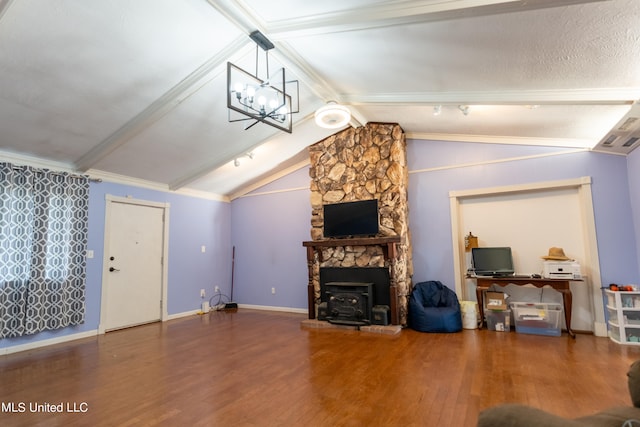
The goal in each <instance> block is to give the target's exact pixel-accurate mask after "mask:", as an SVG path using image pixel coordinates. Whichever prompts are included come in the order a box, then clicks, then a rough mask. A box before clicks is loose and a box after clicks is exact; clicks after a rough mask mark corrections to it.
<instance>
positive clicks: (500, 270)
mask: <svg viewBox="0 0 640 427" xmlns="http://www.w3.org/2000/svg"><path fill="white" fill-rule="evenodd" d="M471 259H472V262H473V269H474V272H475V274H476V276H513V274H514V273H515V270H514V268H513V257H512V255H511V248H509V247H499V248H472V249H471Z"/></svg>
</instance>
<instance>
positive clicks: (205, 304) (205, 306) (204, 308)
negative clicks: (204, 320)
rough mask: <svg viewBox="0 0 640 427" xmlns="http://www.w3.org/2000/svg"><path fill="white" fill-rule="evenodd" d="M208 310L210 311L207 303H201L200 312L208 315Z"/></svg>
mask: <svg viewBox="0 0 640 427" xmlns="http://www.w3.org/2000/svg"><path fill="white" fill-rule="evenodd" d="M209 310H211V307H209V301H202V312H203V313H208V312H209Z"/></svg>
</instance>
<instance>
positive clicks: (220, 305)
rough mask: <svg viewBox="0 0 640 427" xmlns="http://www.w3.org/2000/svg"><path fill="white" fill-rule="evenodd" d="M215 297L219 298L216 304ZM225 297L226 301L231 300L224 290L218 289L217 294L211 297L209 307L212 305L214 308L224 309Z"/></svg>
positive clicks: (217, 309)
mask: <svg viewBox="0 0 640 427" xmlns="http://www.w3.org/2000/svg"><path fill="white" fill-rule="evenodd" d="M214 298H217V299H216V302H215V304H214V303H213V300H214ZM224 298H226V302H231V298H230V297H229V296H228V295H225V294H223V293H222V292H220V291H218V293H217V294H215V295H214V296H212V297H211V298H209V307H211V309H212V310H216V311H219V310H222V309H223V308H224V305H225V303H226V302H225V301H224Z"/></svg>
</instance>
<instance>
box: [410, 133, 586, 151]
mask: <svg viewBox="0 0 640 427" xmlns="http://www.w3.org/2000/svg"><path fill="white" fill-rule="evenodd" d="M406 138H407V139H420V140H428V141H452V142H476V143H483V144H511V145H535V146H548V147H566V148H580V149H591V148H592V147H593V146H594V145H595V144H597V141H595V140H588V139H571V138H564V139H563V138H534V137H531V138H529V137H520V136H502V135H463V134H446V133H420V132H408V133H407V134H406Z"/></svg>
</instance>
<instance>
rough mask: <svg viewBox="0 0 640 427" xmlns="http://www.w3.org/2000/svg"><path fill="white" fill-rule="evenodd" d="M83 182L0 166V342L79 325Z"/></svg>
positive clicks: (84, 239)
mask: <svg viewBox="0 0 640 427" xmlns="http://www.w3.org/2000/svg"><path fill="white" fill-rule="evenodd" d="M88 205H89V179H88V178H87V177H81V176H76V175H70V174H67V173H60V172H52V171H48V170H43V169H36V168H31V167H16V166H14V165H11V164H9V163H0V338H6V337H16V336H20V335H26V334H34V333H36V332H40V331H43V330H47V329H58V328H64V327H66V326H70V325H78V324H81V323H83V322H84V315H85V279H86V258H85V253H86V247H87V223H88Z"/></svg>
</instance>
